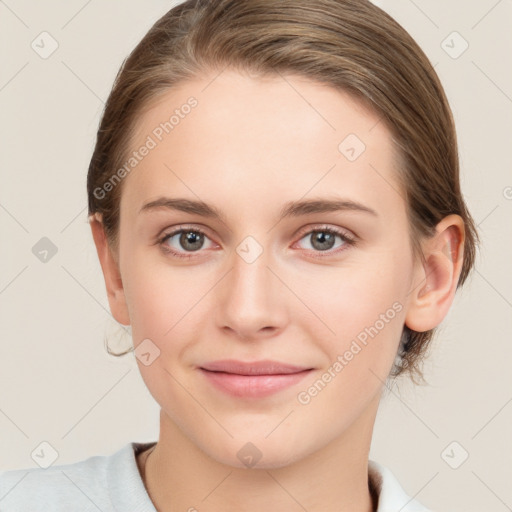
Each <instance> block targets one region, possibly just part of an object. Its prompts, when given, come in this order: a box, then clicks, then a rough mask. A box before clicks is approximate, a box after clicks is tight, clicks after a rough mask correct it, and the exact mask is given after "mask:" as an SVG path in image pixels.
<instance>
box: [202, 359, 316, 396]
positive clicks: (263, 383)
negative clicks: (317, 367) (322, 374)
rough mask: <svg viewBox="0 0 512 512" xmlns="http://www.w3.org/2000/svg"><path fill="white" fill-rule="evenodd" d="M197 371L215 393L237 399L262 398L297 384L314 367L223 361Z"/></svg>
mask: <svg viewBox="0 0 512 512" xmlns="http://www.w3.org/2000/svg"><path fill="white" fill-rule="evenodd" d="M199 371H200V372H201V373H202V374H203V375H204V376H205V377H206V379H207V380H208V381H209V382H210V383H211V384H213V385H214V386H215V387H216V388H217V389H218V390H220V391H223V392H224V393H227V394H228V395H231V396H234V397H238V398H263V397H266V396H269V395H272V394H274V393H277V392H279V391H282V390H284V389H286V388H289V387H290V386H293V385H295V384H297V383H298V382H299V381H301V380H302V379H303V378H304V377H306V376H307V375H309V374H310V373H311V372H312V371H313V368H310V367H304V366H296V365H290V364H286V363H281V362H279V361H270V360H265V361H254V362H243V361H235V360H222V361H213V362H210V363H206V364H204V365H202V366H201V367H199Z"/></svg>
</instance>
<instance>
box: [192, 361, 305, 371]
mask: <svg viewBox="0 0 512 512" xmlns="http://www.w3.org/2000/svg"><path fill="white" fill-rule="evenodd" d="M201 368H202V369H203V370H208V371H210V372H224V373H234V374H237V375H283V374H291V373H299V372H303V371H305V370H311V368H310V367H306V366H296V365H292V364H287V363H281V362H279V361H272V360H263V361H252V362H244V361H236V360H234V359H224V360H221V361H211V362H209V363H206V364H203V365H201Z"/></svg>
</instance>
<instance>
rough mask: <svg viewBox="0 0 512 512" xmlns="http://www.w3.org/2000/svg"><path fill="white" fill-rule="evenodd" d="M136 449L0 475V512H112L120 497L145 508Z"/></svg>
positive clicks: (125, 448)
mask: <svg viewBox="0 0 512 512" xmlns="http://www.w3.org/2000/svg"><path fill="white" fill-rule="evenodd" d="M138 446H141V444H139V443H128V444H126V445H125V446H123V447H122V448H121V449H119V450H118V451H117V452H115V453H113V454H112V455H96V456H93V457H89V458H87V459H85V460H81V461H78V462H75V463H72V464H63V465H57V466H50V467H49V468H46V469H43V468H30V469H18V470H13V471H4V472H1V473H0V510H1V511H2V512H21V511H24V512H26V511H27V510H30V511H31V512H43V511H44V512H47V511H48V510H52V512H61V511H62V512H64V511H66V512H67V511H69V510H80V511H83V512H88V511H95V512H97V511H98V510H102V512H114V510H117V506H118V504H119V498H120V496H121V499H122V500H125V499H128V498H133V499H134V500H135V501H139V502H141V503H142V504H144V501H145V500H147V499H149V498H148V496H147V494H146V492H145V488H144V485H143V483H142V480H141V479H140V474H139V472H138V469H137V466H136V461H135V455H134V449H135V448H136V447H138ZM114 507H116V508H114ZM132 510H135V509H132ZM146 510H147V509H146Z"/></svg>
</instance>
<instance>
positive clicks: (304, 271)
mask: <svg viewBox="0 0 512 512" xmlns="http://www.w3.org/2000/svg"><path fill="white" fill-rule="evenodd" d="M217 74H218V73H210V74H205V76H204V77H202V78H197V79H194V80H190V81H188V82H186V83H182V84H181V85H179V86H178V87H175V88H173V89H172V90H169V91H168V92H167V93H166V94H165V96H163V97H162V98H161V99H160V100H159V102H158V103H157V104H154V105H153V106H151V108H149V109H148V110H147V111H145V112H144V113H143V115H142V116H141V117H140V120H139V124H138V126H137V130H136V133H135V135H134V137H133V141H132V143H133V144H132V145H133V149H136V148H138V147H140V146H141V145H142V144H143V143H144V141H145V140H146V137H147V136H148V134H151V133H152V131H153V130H154V128H155V127H156V126H158V125H159V124H160V123H161V122H162V121H164V120H166V119H168V117H169V114H168V113H169V112H172V111H173V110H174V109H176V108H179V107H180V105H183V104H184V103H185V102H186V100H187V98H189V97H190V96H194V97H195V98H197V100H198V105H197V107H196V108H195V109H193V110H192V111H191V112H190V114H188V115H187V116H186V117H185V118H184V119H181V120H180V123H179V125H178V126H176V127H175V129H174V130H173V131H172V132H171V133H169V134H168V135H166V136H165V137H164V138H163V140H162V141H161V142H159V144H158V145H157V147H156V148H154V149H152V150H151V151H150V152H149V154H148V155H147V156H146V157H145V158H144V159H143V160H142V161H141V162H140V163H139V164H138V166H137V167H136V169H134V170H133V171H132V172H131V173H130V174H129V175H128V176H127V177H126V178H125V179H124V182H123V184H122V186H123V191H122V197H121V205H120V232H119V234H120V238H119V248H118V251H117V252H116V251H114V250H112V249H111V247H110V246H109V245H108V244H107V242H106V240H105V236H104V232H103V229H102V225H101V219H100V218H99V216H94V217H92V218H91V229H92V233H93V237H94V241H95V244H96V247H97V251H98V256H99V259H100V262H101V266H102V270H103V274H104V278H105V283H106V288H107V293H108V298H109V303H110V308H111V310H112V314H113V316H114V317H115V319H116V320H117V321H119V322H120V323H122V324H125V325H128V324H130V325H131V326H132V334H133V342H134V346H135V348H137V346H138V345H139V344H140V343H141V342H142V341H143V340H145V339H148V338H149V339H150V340H151V342H152V343H153V344H154V346H156V347H158V349H159V350H160V355H159V357H157V358H156V359H155V360H154V361H153V362H152V363H151V364H150V365H148V366H146V365H144V364H142V362H141V361H140V360H139V359H137V363H138V366H139V369H140V372H141V375H142V377H143V379H144V381H145V383H146V385H147V387H148V389H149V391H150V392H151V394H152V396H153V397H154V398H155V400H156V401H157V402H158V403H159V404H160V406H161V414H160V437H159V440H158V443H157V445H156V448H155V450H154V452H153V453H152V454H151V456H150V457H149V458H148V461H147V465H146V469H145V472H146V486H147V489H148V492H149V494H150V496H151V499H152V500H153V502H154V503H155V506H156V508H157V509H158V510H159V511H164V512H167V511H178V510H180V511H183V510H194V509H193V508H192V507H195V509H197V510H201V511H209V512H217V511H221V510H222V511H231V510H241V509H243V510H245V511H249V512H252V511H261V510H276V511H293V510H297V511H299V510H303V508H305V509H307V510H308V511H310V512H314V511H323V512H325V511H335V510H336V511H338V510H354V511H361V512H369V511H371V510H373V507H374V504H372V501H371V496H370V492H369V488H368V454H369V449H370V443H371V437H372V430H373V425H374V421H375V416H376V412H377V408H378V405H379V400H380V397H381V393H382V389H383V384H384V382H385V380H386V378H387V376H388V374H389V372H390V370H391V367H392V364H393V361H394V358H395V354H396V352H397V349H398V345H399V340H400V334H401V332H402V329H403V326H404V324H406V325H408V326H409V327H410V328H412V329H414V330H417V331H425V330H428V329H431V328H433V327H435V326H437V325H438V324H439V323H440V322H441V320H442V319H443V318H444V317H445V315H446V313H447V312H448V310H449V308H450V305H451V304H452V301H453V297H454V294H455V289H456V284H457V280H458V276H459V275H460V270H461V264H462V258H461V254H462V250H463V243H464V227H463V222H462V219H461V218H460V217H459V216H457V215H450V216H449V217H446V218H445V219H443V220H442V221H441V222H440V223H439V225H438V226H437V231H436V234H435V236H434V237H432V238H431V239H428V240H424V241H423V251H424V254H425V262H420V261H419V260H416V259H414V258H413V254H412V249H411V245H410V243H409V237H408V236H409V235H408V220H407V217H406V205H405V203H404V200H403V196H402V194H401V193H399V187H398V183H397V181H396V177H395V175H394V172H395V168H396V155H395V154H394V152H393V146H392V142H391V135H390V133H389V131H388V130H387V128H386V127H385V125H384V123H382V122H380V123H379V122H378V121H379V118H378V116H377V115H375V114H374V113H372V112H369V111H368V110H366V109H365V108H363V107H362V106H361V105H360V104H359V103H358V102H356V101H355V100H353V99H352V98H351V97H350V96H348V95H347V94H345V93H343V92H340V91H337V90H334V89H332V88H330V87H327V86H325V85H321V84H319V83H316V82H313V81H311V80H308V79H306V78H304V77H297V76H286V80H285V79H284V78H283V77H280V76H273V77H268V78H265V79H262V78H258V77H254V76H250V75H246V74H243V75H242V74H240V73H238V72H235V71H232V70H229V69H228V70H225V71H224V72H223V73H221V74H220V75H218V76H217ZM216 76H217V77H216ZM215 77H216V78H215ZM212 80H213V81H212ZM291 85H293V87H292V86H291ZM205 87H206V88H205ZM297 91H298V92H300V94H298V92H297ZM305 100H306V101H305ZM350 133H353V134H356V135H357V136H358V137H359V139H360V140H362V141H364V144H365V145H366V150H365V151H364V152H363V153H362V154H361V155H360V156H359V157H358V158H357V159H356V160H355V161H353V162H351V161H349V160H348V159H347V158H345V156H344V155H343V154H342V153H341V152H340V151H339V149H338V145H339V144H340V142H341V141H342V140H343V139H344V138H345V137H346V136H347V135H348V134H350ZM372 166H373V167H372ZM376 170H378V172H376ZM164 196H165V197H181V198H187V199H191V200H197V199H201V200H202V201H204V202H207V203H209V204H212V205H214V206H215V207H216V208H217V209H218V210H219V211H220V212H221V213H222V215H223V217H224V222H222V221H219V220H216V219H210V218H207V217H202V216H200V215H198V214H191V213H186V212H180V211H174V210H171V209H166V208H160V209H158V210H154V211H150V212H149V211H148V212H140V210H141V208H142V206H143V205H144V204H146V203H147V202H149V201H154V200H155V199H158V198H161V197H164ZM321 198H328V199H333V198H343V199H347V200H352V201H357V202H359V203H362V204H363V205H365V206H367V207H369V208H371V209H373V210H374V211H375V212H376V213H377V215H376V216H374V215H371V214H369V213H366V212H361V211H332V212H324V213H313V214H307V215H301V216H298V217H289V218H285V219H283V220H280V221H278V217H279V213H280V211H281V209H282V208H283V206H284V205H285V203H287V202H289V201H296V200H300V199H303V200H304V199H321ZM180 225H185V228H194V227H196V228H202V229H203V230H204V231H205V232H206V235H207V237H206V238H205V239H204V245H203V246H202V248H200V249H199V250H196V251H193V250H191V249H190V248H189V247H190V246H185V247H184V246H183V245H180V243H179V234H178V235H177V236H174V238H173V239H171V240H168V241H167V242H166V243H165V244H162V245H167V247H171V248H174V249H175V250H176V251H178V252H180V253H181V254H192V257H191V258H190V259H188V260H185V259H180V258H178V257H176V256H172V255H171V254H169V253H166V252H165V251H163V250H162V245H159V244H158V243H157V240H158V238H159V237H160V236H161V235H163V234H165V233H169V232H171V231H172V229H173V228H176V229H179V227H180ZM325 225H326V226H329V227H331V228H335V229H338V230H340V231H341V232H342V233H344V234H346V235H349V236H351V237H353V238H354V239H355V240H356V244H355V245H349V244H344V242H343V240H342V239H340V238H339V237H336V242H335V244H334V247H333V248H329V249H328V250H327V251H325V250H324V251H322V250H321V249H318V245H314V242H313V241H312V236H311V232H312V231H314V230H315V229H316V230H317V231H321V228H322V226H325ZM249 235H250V236H252V237H253V238H254V239H255V240H256V241H257V242H258V244H260V246H261V248H262V249H263V252H262V254H261V255H260V256H259V257H258V258H257V259H256V260H255V261H254V262H252V263H248V262H247V261H245V260H244V259H243V258H242V257H240V255H239V254H238V253H237V251H236V249H237V247H238V246H239V244H240V243H241V242H242V241H243V240H244V239H245V238H246V237H247V236H249ZM340 248H342V249H343V250H339V249H340ZM336 251H338V252H336ZM315 256H317V257H315ZM394 303H398V304H400V305H401V311H399V312H397V313H396V315H395V316H394V318H393V319H392V320H390V321H389V322H388V323H386V324H385V327H384V328H382V329H381V330H379V332H378V334H377V335H376V336H374V337H373V338H371V339H369V341H368V344H367V345H366V346H365V347H364V348H363V349H362V350H361V351H360V352H358V353H357V355H355V356H354V357H353V358H352V359H351V360H350V361H348V364H346V365H345V366H344V367H343V369H342V371H340V372H339V373H337V374H336V376H335V377H334V378H332V379H331V381H330V382H329V383H328V384H327V385H326V386H325V387H324V388H323V389H322V390H321V391H320V392H319V393H318V394H316V396H314V397H312V398H311V400H310V402H309V403H307V404H301V403H299V401H298V400H297V395H298V393H299V392H301V391H304V390H308V388H309V387H310V386H311V385H312V384H313V383H314V382H315V381H317V380H318V379H319V378H321V377H322V375H323V374H324V373H326V372H328V369H329V368H330V367H332V365H333V363H334V362H335V361H336V360H337V357H338V355H342V354H344V353H345V352H346V351H347V350H348V349H349V348H350V345H351V342H352V341H353V340H354V339H355V338H356V337H357V335H358V334H359V333H361V331H363V330H364V328H365V327H368V326H371V325H374V324H375V322H376V320H378V319H379V315H381V314H383V313H385V312H386V311H387V310H389V308H391V307H392V305H393V304H394ZM227 358H231V359H238V360H243V361H256V360H261V359H274V360H278V361H282V362H286V363H290V364H296V365H300V366H307V367H312V368H314V369H313V371H312V372H311V373H310V375H308V376H307V377H306V378H304V379H303V380H302V381H301V382H299V383H298V384H296V385H294V386H292V387H291V388H288V389H285V390H282V391H279V392H278V393H275V394H274V395H271V396H270V397H266V398H261V399H246V398H235V397H232V396H229V395H227V394H224V393H223V392H221V391H219V390H217V389H216V388H214V387H212V386H211V384H210V382H209V381H207V380H206V379H205V378H204V376H203V375H202V374H201V373H200V371H199V370H198V366H200V365H201V364H204V363H206V362H207V361H213V360H218V359H227ZM248 442H251V443H253V444H254V445H255V446H256V447H257V448H258V450H259V451H260V452H261V454H262V456H261V459H260V460H259V461H258V463H257V464H256V465H255V466H254V467H252V468H247V467H245V466H244V464H243V463H242V462H241V461H240V460H239V458H238V457H237V452H238V451H239V450H240V449H241V448H242V447H243V446H244V445H245V444H246V443H248ZM140 462H141V460H139V463H140Z"/></svg>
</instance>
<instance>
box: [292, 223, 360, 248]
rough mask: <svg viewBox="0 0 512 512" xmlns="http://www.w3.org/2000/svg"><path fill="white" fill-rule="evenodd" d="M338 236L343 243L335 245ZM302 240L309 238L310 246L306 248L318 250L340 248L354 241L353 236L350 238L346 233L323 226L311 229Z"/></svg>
mask: <svg viewBox="0 0 512 512" xmlns="http://www.w3.org/2000/svg"><path fill="white" fill-rule="evenodd" d="M336 238H338V239H340V240H341V243H339V244H338V245H337V246H335V244H336ZM301 240H307V241H308V242H309V245H310V247H306V249H308V250H314V251H316V252H327V251H331V249H338V248H339V247H343V246H345V245H351V244H353V243H354V240H353V239H352V238H349V237H348V236H347V235H345V234H344V233H341V232H339V231H337V230H335V229H331V228H321V229H315V230H312V231H309V232H308V233H306V235H305V236H304V237H302V238H301ZM333 252H336V251H333Z"/></svg>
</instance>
